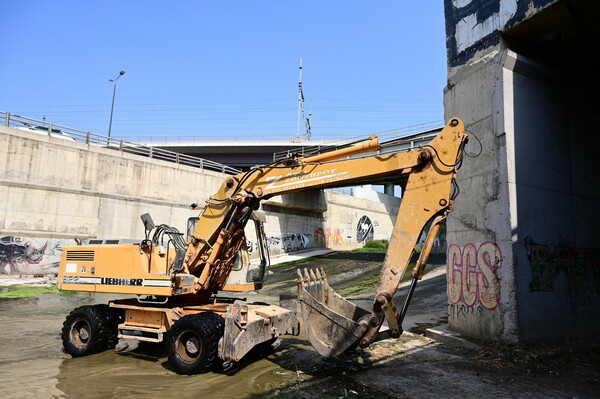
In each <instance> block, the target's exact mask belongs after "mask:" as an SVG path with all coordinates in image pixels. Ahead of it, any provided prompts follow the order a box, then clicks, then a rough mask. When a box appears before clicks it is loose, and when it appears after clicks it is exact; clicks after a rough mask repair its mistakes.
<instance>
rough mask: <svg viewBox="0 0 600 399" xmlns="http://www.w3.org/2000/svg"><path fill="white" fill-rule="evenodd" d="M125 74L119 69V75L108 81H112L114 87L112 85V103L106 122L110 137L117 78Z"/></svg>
mask: <svg viewBox="0 0 600 399" xmlns="http://www.w3.org/2000/svg"><path fill="white" fill-rule="evenodd" d="M123 75H125V71H121V72H119V76H117V77H116V78H115V79H109V80H108V81H109V82H113V83H114V87H113V96H112V105H111V106H110V122H109V123H108V138H109V139H110V131H111V129H112V118H113V111H114V109H115V94H117V80H119V78H120V77H121V76H123Z"/></svg>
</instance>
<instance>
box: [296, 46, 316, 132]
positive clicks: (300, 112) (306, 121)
mask: <svg viewBox="0 0 600 399" xmlns="http://www.w3.org/2000/svg"><path fill="white" fill-rule="evenodd" d="M311 117H312V109H311V110H310V113H309V114H308V118H305V117H304V91H303V90H302V57H300V80H299V81H298V134H297V136H296V138H297V139H300V125H301V121H302V120H303V121H304V125H305V127H306V139H307V140H309V141H310V136H311V131H310V129H311V125H310V123H311V120H310V119H311Z"/></svg>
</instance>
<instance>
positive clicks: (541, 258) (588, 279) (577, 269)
mask: <svg viewBox="0 0 600 399" xmlns="http://www.w3.org/2000/svg"><path fill="white" fill-rule="evenodd" d="M525 249H526V251H527V258H528V259H529V261H530V263H531V273H532V284H531V289H532V290H533V291H550V292H551V291H554V289H555V281H556V279H557V278H558V277H559V276H561V275H562V276H564V278H565V279H566V285H567V290H568V292H569V293H579V294H594V295H600V251H598V250H593V249H582V248H569V247H554V248H553V249H550V248H549V247H547V246H545V245H541V244H536V243H534V242H533V240H532V239H531V238H530V237H527V238H526V239H525Z"/></svg>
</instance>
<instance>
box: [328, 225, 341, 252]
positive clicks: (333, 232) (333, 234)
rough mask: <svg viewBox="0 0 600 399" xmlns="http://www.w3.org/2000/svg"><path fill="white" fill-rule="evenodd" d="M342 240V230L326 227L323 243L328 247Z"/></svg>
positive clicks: (338, 243) (339, 243)
mask: <svg viewBox="0 0 600 399" xmlns="http://www.w3.org/2000/svg"><path fill="white" fill-rule="evenodd" d="M343 242H344V237H342V231H341V230H340V229H332V228H329V227H328V228H327V235H326V236H325V243H326V245H327V246H328V247H329V246H331V245H341V244H342V243H343Z"/></svg>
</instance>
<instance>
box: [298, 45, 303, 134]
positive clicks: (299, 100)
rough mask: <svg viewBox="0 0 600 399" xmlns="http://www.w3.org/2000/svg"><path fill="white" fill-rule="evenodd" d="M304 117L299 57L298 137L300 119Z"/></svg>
mask: <svg viewBox="0 0 600 399" xmlns="http://www.w3.org/2000/svg"><path fill="white" fill-rule="evenodd" d="M302 119H304V92H303V91H302V57H300V80H299V81H298V135H297V136H296V137H297V138H300V121H301V120H302Z"/></svg>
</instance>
